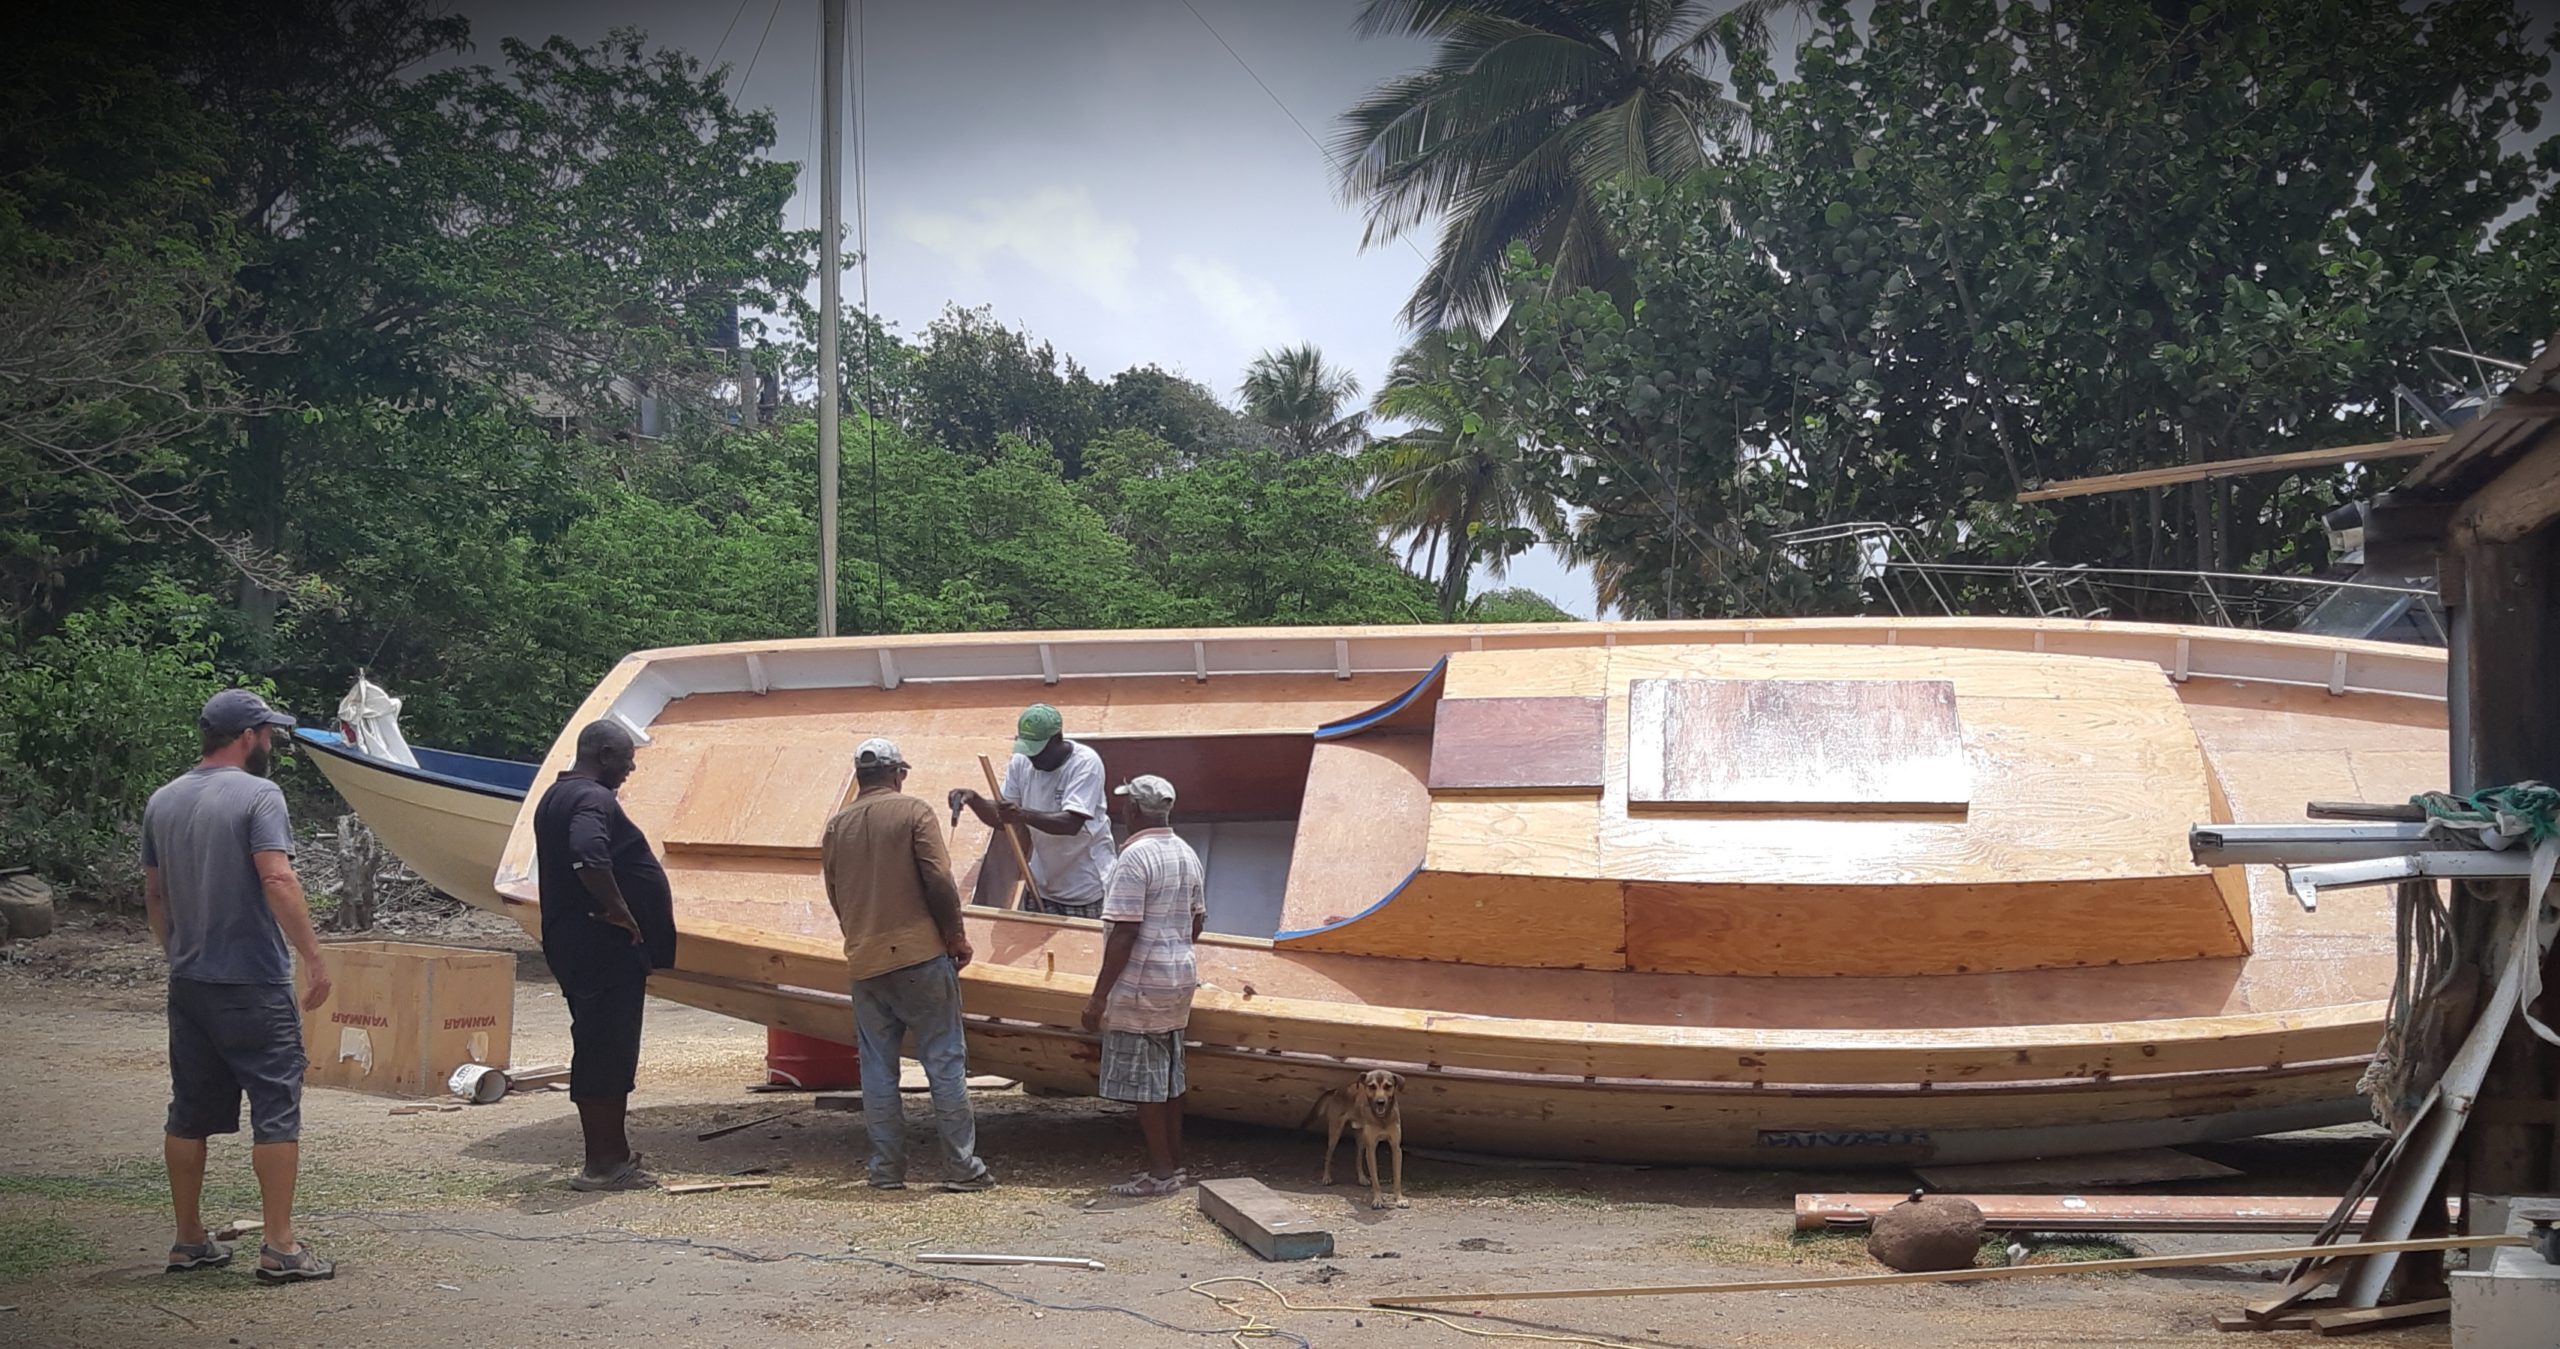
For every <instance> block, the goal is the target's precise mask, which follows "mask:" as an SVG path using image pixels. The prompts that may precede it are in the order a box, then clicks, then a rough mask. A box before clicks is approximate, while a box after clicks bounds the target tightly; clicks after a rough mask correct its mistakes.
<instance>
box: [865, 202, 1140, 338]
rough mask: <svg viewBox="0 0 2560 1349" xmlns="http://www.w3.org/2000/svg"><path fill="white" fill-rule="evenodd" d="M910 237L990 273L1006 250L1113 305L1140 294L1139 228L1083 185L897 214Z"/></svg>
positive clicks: (978, 274) (972, 269)
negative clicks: (1108, 213)
mask: <svg viewBox="0 0 2560 1349" xmlns="http://www.w3.org/2000/svg"><path fill="white" fill-rule="evenodd" d="M899 226H900V232H901V233H903V234H904V235H905V236H906V237H907V238H908V239H909V240H911V241H913V242H915V243H918V244H921V245H923V246H924V247H925V248H927V249H929V250H931V251H933V252H935V253H939V254H941V255H942V256H944V257H946V258H949V259H951V260H952V262H954V263H956V264H958V266H959V267H960V269H961V270H962V271H963V272H965V273H968V274H969V275H970V276H971V277H973V278H975V279H981V280H982V279H984V277H985V274H986V269H987V264H988V263H989V262H990V261H991V260H994V259H998V258H1005V259H1010V260H1012V261H1015V262H1019V263H1022V264H1023V265H1025V266H1028V267H1029V268H1031V269H1032V270H1033V271H1035V272H1038V273H1040V274H1041V275H1043V276H1046V277H1048V278H1050V279H1051V280H1054V281H1057V282H1060V283H1063V284H1065V285H1068V286H1072V287H1074V288H1076V289H1078V290H1081V291H1083V292H1084V293H1086V294H1087V295H1090V296H1092V297H1093V298H1094V299H1096V300H1098V301H1100V302H1102V303H1103V304H1104V305H1106V306H1108V307H1110V308H1112V309H1115V310H1125V309H1128V308H1130V307H1131V305H1132V304H1133V303H1134V302H1135V300H1136V298H1137V296H1136V281H1137V273H1138V231H1137V228H1136V227H1135V226H1133V225H1130V224H1128V223H1127V222H1125V221H1119V220H1113V219H1109V218H1107V217H1105V216H1104V215H1103V214H1102V213H1101V212H1100V211H1098V210H1095V209H1094V205H1093V198H1092V196H1091V195H1090V194H1089V193H1087V192H1086V191H1085V190H1084V189H1083V188H1068V187H1051V188H1044V189H1042V190H1040V191H1038V192H1035V193H1032V194H1031V195H1030V196H1028V197H1021V198H1016V199H1012V200H998V199H995V198H980V199H978V200H977V201H974V202H971V203H970V209H969V210H968V211H967V212H966V213H923V212H909V213H907V214H906V215H904V216H902V217H900V219H899Z"/></svg>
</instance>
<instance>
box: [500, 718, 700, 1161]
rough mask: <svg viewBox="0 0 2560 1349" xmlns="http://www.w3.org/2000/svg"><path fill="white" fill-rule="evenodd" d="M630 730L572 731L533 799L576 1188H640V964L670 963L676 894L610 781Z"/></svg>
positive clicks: (625, 761)
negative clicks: (576, 1152)
mask: <svg viewBox="0 0 2560 1349" xmlns="http://www.w3.org/2000/svg"><path fill="white" fill-rule="evenodd" d="M632 756H633V745H632V737H631V733H630V732H628V731H626V730H624V729H623V728H622V727H621V726H619V725H616V724H615V723H613V722H610V721H599V722H594V723H592V724H590V725H588V726H587V727H586V728H584V729H583V730H580V731H579V732H578V758H577V762H575V763H573V764H571V765H570V767H569V771H567V772H565V773H562V774H561V775H560V777H559V780H558V781H556V782H553V783H552V784H551V787H550V789H549V790H548V791H545V792H544V793H543V794H542V802H541V804H540V805H537V806H535V807H534V810H533V851H534V861H535V865H536V867H537V868H538V870H539V872H540V890H541V894H542V958H543V959H544V960H545V961H548V962H549V963H550V965H551V975H552V977H553V978H555V979H557V980H559V981H560V996H561V997H562V998H563V999H565V1000H566V1001H567V1002H568V1004H569V1044H570V1052H569V1099H570V1100H571V1101H573V1102H575V1103H576V1104H577V1107H578V1126H579V1128H580V1129H581V1130H582V1131H583V1132H584V1133H585V1135H586V1149H587V1159H586V1168H585V1169H584V1170H582V1171H580V1172H579V1173H578V1174H577V1175H575V1176H572V1177H570V1179H569V1188H571V1189H573V1190H641V1189H648V1188H650V1187H652V1186H655V1185H656V1184H657V1183H658V1182H657V1178H656V1177H654V1176H651V1175H650V1174H649V1173H648V1172H646V1171H643V1170H641V1169H640V1154H638V1153H636V1152H634V1151H632V1150H631V1138H630V1135H629V1134H628V1133H626V1132H625V1131H624V1128H623V1116H624V1114H625V1113H626V1112H627V1111H628V1109H629V1108H630V1105H631V1091H632V1088H633V1087H634V1086H635V1085H636V1081H635V1079H636V1078H637V1075H638V1073H639V1068H640V1010H641V1007H642V1005H643V1004H644V1003H645V1002H646V1000H647V996H648V981H649V971H650V970H652V969H665V968H667V967H669V966H671V965H673V964H674V963H675V957H676V921H675V901H674V898H673V896H672V895H671V894H670V893H669V892H668V889H667V872H666V868H664V867H661V866H659V865H658V858H657V854H655V853H653V852H651V851H650V850H649V840H648V839H647V838H646V837H645V836H643V835H642V834H641V832H640V827H639V826H638V825H636V824H633V823H632V822H631V817H630V816H628V815H625V814H623V813H622V802H621V801H620V800H619V799H617V798H616V797H615V796H614V789H615V788H617V787H620V786H621V785H622V783H623V780H624V779H626V778H628V777H630V776H631V763H632Z"/></svg>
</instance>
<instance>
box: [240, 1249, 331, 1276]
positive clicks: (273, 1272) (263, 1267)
mask: <svg viewBox="0 0 2560 1349" xmlns="http://www.w3.org/2000/svg"><path fill="white" fill-rule="evenodd" d="M270 1260H273V1261H275V1262H276V1263H275V1264H274V1266H273V1267H270V1266H269V1265H268V1264H267V1262H268V1261H270ZM337 1276H338V1267H337V1266H336V1265H334V1264H331V1263H330V1262H329V1261H326V1260H323V1259H321V1258H320V1257H319V1256H316V1255H313V1254H312V1253H311V1248H310V1247H308V1246H305V1245H303V1244H302V1243H301V1242H298V1241H297V1242H295V1243H293V1249H292V1250H291V1251H280V1250H277V1249H276V1248H275V1247H273V1246H269V1245H266V1244H265V1243H263V1242H262V1243H260V1244H259V1246H258V1282H260V1283H317V1282H319V1281H320V1280H322V1279H334V1278H336V1277H337Z"/></svg>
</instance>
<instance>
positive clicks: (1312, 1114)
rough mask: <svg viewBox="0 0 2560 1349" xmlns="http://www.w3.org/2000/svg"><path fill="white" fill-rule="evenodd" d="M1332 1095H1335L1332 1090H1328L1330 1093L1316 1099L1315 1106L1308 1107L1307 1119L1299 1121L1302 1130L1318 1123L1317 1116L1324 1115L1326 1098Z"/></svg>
mask: <svg viewBox="0 0 2560 1349" xmlns="http://www.w3.org/2000/svg"><path fill="white" fill-rule="evenodd" d="M1331 1095H1333V1093H1332V1092H1331V1091H1330V1090H1328V1091H1326V1092H1325V1093H1324V1094H1323V1095H1320V1096H1318V1097H1316V1103H1315V1104H1314V1105H1311V1106H1308V1107H1307V1117H1306V1118H1305V1119H1302V1120H1300V1121H1298V1128H1300V1129H1304V1128H1306V1127H1307V1126H1308V1125H1310V1124H1313V1123H1315V1122H1316V1116H1318V1115H1321V1114H1323V1113H1324V1103H1325V1097H1327V1096H1331ZM1293 1132H1294V1131H1293Z"/></svg>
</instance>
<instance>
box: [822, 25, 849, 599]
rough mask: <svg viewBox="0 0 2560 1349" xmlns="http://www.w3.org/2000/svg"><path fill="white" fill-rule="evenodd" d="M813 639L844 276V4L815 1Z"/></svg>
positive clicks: (832, 483)
mask: <svg viewBox="0 0 2560 1349" xmlns="http://www.w3.org/2000/svg"><path fill="white" fill-rule="evenodd" d="M818 16H819V17H818V48H819V56H818V62H819V70H820V72H821V78H820V80H819V84H820V86H821V88H822V89H823V90H824V98H823V99H822V100H821V101H822V102H823V103H824V105H825V106H824V108H823V109H822V110H821V111H820V112H819V114H818V139H819V144H820V145H821V146H822V147H823V148H822V149H820V150H819V152H818V155H819V158H818V635H819V636H821V637H833V636H835V635H836V467H837V460H838V457H839V454H840V451H841V448H842V447H841V446H840V445H839V444H838V436H839V434H840V431H839V428H838V427H837V425H836V420H837V417H838V415H839V410H840V406H841V405H840V397H841V395H840V392H839V390H838V387H837V386H838V385H839V384H840V383H841V382H842V381H843V378H844V370H843V368H842V363H841V362H840V361H839V360H838V359H837V357H836V321H837V317H838V315H839V313H840V312H841V311H840V304H839V299H838V296H837V293H836V292H837V282H838V281H839V279H840V278H841V277H842V275H843V273H844V240H843V234H844V231H843V229H842V227H841V224H840V222H839V220H838V216H839V214H840V213H839V211H838V205H837V201H836V191H837V189H836V161H837V160H838V159H839V158H840V155H839V154H838V142H839V141H840V140H841V139H842V132H841V131H840V130H839V129H838V127H837V125H836V124H837V120H838V115H839V113H840V112H841V110H842V108H843V104H844V0H818Z"/></svg>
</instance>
